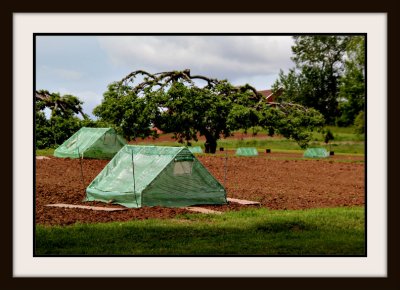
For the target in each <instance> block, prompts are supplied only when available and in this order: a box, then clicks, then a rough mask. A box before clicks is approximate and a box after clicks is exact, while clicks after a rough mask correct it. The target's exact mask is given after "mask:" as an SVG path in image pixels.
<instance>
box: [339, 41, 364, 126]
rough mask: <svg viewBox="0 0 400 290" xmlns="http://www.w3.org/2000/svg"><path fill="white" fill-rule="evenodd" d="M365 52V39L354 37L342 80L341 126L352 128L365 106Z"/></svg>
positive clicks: (349, 48)
mask: <svg viewBox="0 0 400 290" xmlns="http://www.w3.org/2000/svg"><path fill="white" fill-rule="evenodd" d="M364 66H365V51H364V38H363V37H360V36H358V37H353V38H352V39H351V40H350V41H349V44H348V59H347V60H346V62H345V73H344V75H343V76H342V77H341V79H340V87H339V99H340V100H341V102H340V104H339V109H340V111H341V115H340V116H339V118H338V119H337V121H336V122H337V124H338V125H339V126H350V125H352V124H353V123H354V121H355V118H356V116H357V115H358V114H359V113H360V112H361V111H363V110H364V106H365V76H364V75H365V72H364V70H365V67H364Z"/></svg>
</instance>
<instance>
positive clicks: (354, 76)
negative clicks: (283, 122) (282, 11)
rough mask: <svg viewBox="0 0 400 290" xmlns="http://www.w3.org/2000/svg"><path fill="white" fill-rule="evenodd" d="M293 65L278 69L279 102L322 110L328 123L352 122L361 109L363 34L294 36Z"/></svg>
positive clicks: (344, 123)
mask: <svg viewBox="0 0 400 290" xmlns="http://www.w3.org/2000/svg"><path fill="white" fill-rule="evenodd" d="M293 38H294V45H293V46H292V52H293V57H292V60H293V61H294V63H295V67H294V68H292V69H290V70H289V72H288V73H287V74H285V73H284V72H283V71H281V72H280V74H279V78H278V79H277V80H276V82H275V83H274V85H273V91H275V92H276V91H277V90H278V89H279V90H280V91H281V92H282V93H281V94H280V96H279V100H280V101H285V102H296V103H299V104H302V105H304V106H307V107H311V108H314V109H316V110H318V111H319V112H321V113H322V114H323V115H324V117H325V119H326V122H327V123H328V124H335V123H337V124H338V125H344V126H347V125H351V124H353V122H354V120H355V117H356V116H357V114H358V113H359V112H360V111H362V110H363V109H364V108H363V106H364V98H365V94H364V90H365V86H364V64H365V62H364V59H365V54H364V37H363V36H332V35H316V36H294V37H293Z"/></svg>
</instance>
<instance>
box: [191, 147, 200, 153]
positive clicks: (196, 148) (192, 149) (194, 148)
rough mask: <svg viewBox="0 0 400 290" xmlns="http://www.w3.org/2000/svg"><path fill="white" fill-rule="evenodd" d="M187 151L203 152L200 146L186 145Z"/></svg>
mask: <svg viewBox="0 0 400 290" xmlns="http://www.w3.org/2000/svg"><path fill="white" fill-rule="evenodd" d="M188 149H189V151H190V152H192V153H203V150H202V149H201V147H200V146H194V147H188Z"/></svg>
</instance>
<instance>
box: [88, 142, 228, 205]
mask: <svg viewBox="0 0 400 290" xmlns="http://www.w3.org/2000/svg"><path fill="white" fill-rule="evenodd" d="M86 200H87V201H94V200H97V201H102V202H110V201H111V202H113V203H116V204H120V205H123V206H126V207H130V208H139V207H142V206H165V207H182V206H190V205H196V204H226V203H227V201H226V191H225V189H224V187H223V186H222V185H221V184H220V183H219V182H218V181H217V180H216V179H215V178H214V176H212V175H211V173H210V172H208V170H207V169H206V168H205V167H204V166H203V165H202V164H201V163H200V161H198V160H197V159H196V157H195V156H194V155H193V154H192V153H191V152H190V151H189V149H187V148H185V147H166V146H138V145H125V146H124V147H123V148H122V149H121V150H120V151H119V152H118V153H117V154H116V155H115V156H114V158H113V159H112V160H111V161H110V162H109V163H108V164H107V165H106V167H104V169H103V170H102V171H101V172H100V173H99V175H98V176H97V177H96V178H95V179H94V180H93V181H92V183H91V184H90V185H89V186H88V187H87V189H86Z"/></svg>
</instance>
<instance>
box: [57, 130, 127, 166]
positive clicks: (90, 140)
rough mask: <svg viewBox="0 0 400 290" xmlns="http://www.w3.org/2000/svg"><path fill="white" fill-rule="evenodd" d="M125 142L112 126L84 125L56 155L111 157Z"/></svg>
mask: <svg viewBox="0 0 400 290" xmlns="http://www.w3.org/2000/svg"><path fill="white" fill-rule="evenodd" d="M125 144H126V141H125V139H123V138H122V137H121V136H119V135H118V134H117V133H116V132H115V130H114V129H112V128H87V127H83V128H81V129H80V130H79V131H77V132H76V133H75V134H74V135H72V136H71V137H70V138H69V139H68V140H66V141H65V142H64V143H63V144H61V145H60V146H59V147H58V148H57V149H56V150H55V151H54V156H55V157H62V158H67V157H69V158H80V157H84V158H85V157H86V158H98V159H111V158H112V157H113V156H114V155H115V154H116V153H117V152H118V151H119V150H120V149H121V148H122V147H123V146H124V145H125Z"/></svg>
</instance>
